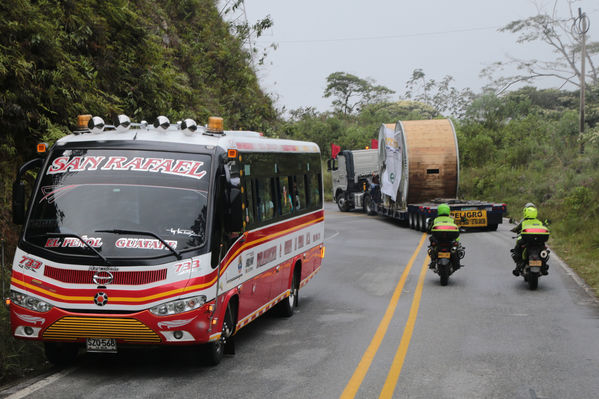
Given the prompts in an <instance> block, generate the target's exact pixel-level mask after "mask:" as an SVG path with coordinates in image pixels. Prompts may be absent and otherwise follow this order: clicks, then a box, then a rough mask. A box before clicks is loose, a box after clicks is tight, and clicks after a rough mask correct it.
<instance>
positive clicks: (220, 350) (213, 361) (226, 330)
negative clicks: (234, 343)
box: [204, 303, 235, 366]
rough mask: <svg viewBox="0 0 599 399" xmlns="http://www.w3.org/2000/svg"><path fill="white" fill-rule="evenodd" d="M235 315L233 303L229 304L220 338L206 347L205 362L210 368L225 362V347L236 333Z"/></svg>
mask: <svg viewBox="0 0 599 399" xmlns="http://www.w3.org/2000/svg"><path fill="white" fill-rule="evenodd" d="M233 314H234V311H233V308H232V306H231V303H229V304H227V310H226V311H225V318H224V320H223V327H222V330H221V336H220V338H219V339H218V340H216V341H214V342H209V343H207V344H206V345H205V346H204V350H205V360H206V363H207V364H208V366H216V365H217V364H219V363H220V362H221V360H223V356H224V354H225V345H227V344H228V343H229V340H231V339H232V336H233V333H234V332H235V324H234V323H235V321H234V317H233Z"/></svg>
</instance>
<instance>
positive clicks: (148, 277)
mask: <svg viewBox="0 0 599 399" xmlns="http://www.w3.org/2000/svg"><path fill="white" fill-rule="evenodd" d="M110 273H111V274H112V276H113V280H112V282H111V283H110V284H111V285H115V284H116V285H142V284H150V283H155V282H157V281H162V280H166V269H160V270H147V271H134V272H116V271H115V272H110ZM94 274H96V272H95V271H93V270H69V269H59V268H56V267H52V266H46V267H45V268H44V276H46V277H49V278H51V279H54V280H58V281H61V282H63V283H69V284H94Z"/></svg>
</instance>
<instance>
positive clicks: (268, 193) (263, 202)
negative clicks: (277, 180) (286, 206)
mask: <svg viewBox="0 0 599 399" xmlns="http://www.w3.org/2000/svg"><path fill="white" fill-rule="evenodd" d="M256 183H257V194H258V199H257V201H256V205H257V207H258V219H259V220H260V221H264V220H269V219H272V218H273V216H274V206H275V204H274V202H273V199H274V198H273V195H272V179H271V178H266V177H262V178H260V179H256Z"/></svg>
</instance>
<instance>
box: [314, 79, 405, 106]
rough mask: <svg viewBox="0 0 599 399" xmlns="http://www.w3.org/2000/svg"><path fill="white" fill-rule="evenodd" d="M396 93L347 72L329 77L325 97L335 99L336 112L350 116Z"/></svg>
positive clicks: (372, 81)
mask: <svg viewBox="0 0 599 399" xmlns="http://www.w3.org/2000/svg"><path fill="white" fill-rule="evenodd" d="M393 93H395V92H394V91H393V90H391V89H388V88H387V87H385V86H380V85H376V84H375V82H374V80H372V79H362V78H359V77H357V76H355V75H352V74H350V73H346V72H334V73H332V74H330V75H329V76H327V87H326V88H325V90H324V97H325V98H329V97H331V96H332V97H335V99H334V100H333V106H334V107H335V111H337V112H340V113H342V114H344V115H350V114H351V113H353V112H354V111H359V110H360V109H361V108H362V107H363V106H365V105H367V104H373V103H377V102H381V101H384V100H385V99H386V98H387V96H388V95H390V94H393Z"/></svg>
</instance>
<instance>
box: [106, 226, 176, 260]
mask: <svg viewBox="0 0 599 399" xmlns="http://www.w3.org/2000/svg"><path fill="white" fill-rule="evenodd" d="M94 233H114V234H139V235H143V236H151V237H154V238H156V239H157V240H158V241H160V242H161V243H162V245H164V246H165V247H166V248H168V249H169V250H170V251H171V252H172V253H173V254H175V256H176V257H177V259H179V260H181V254H180V253H179V252H178V251H177V250H176V249H175V248H173V247H171V246H170V244H169V243H168V242H166V241H165V240H164V239H163V238H162V237H160V236H159V235H158V234H156V233H152V232H151V231H141V230H121V229H112V230H95V231H94Z"/></svg>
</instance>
